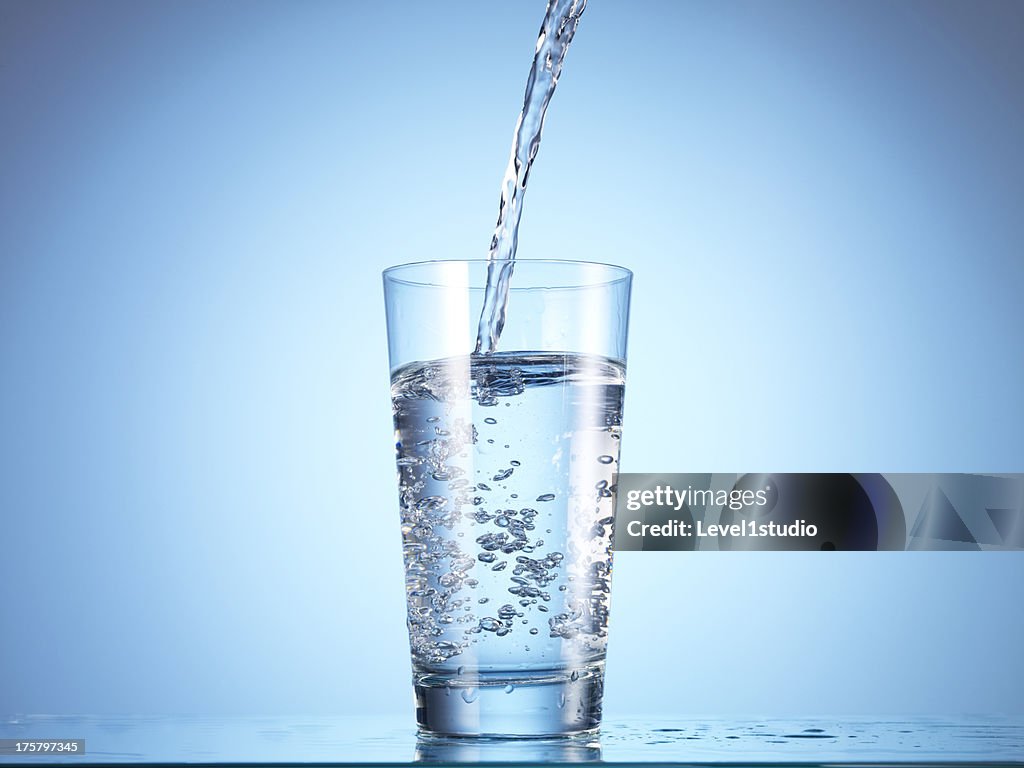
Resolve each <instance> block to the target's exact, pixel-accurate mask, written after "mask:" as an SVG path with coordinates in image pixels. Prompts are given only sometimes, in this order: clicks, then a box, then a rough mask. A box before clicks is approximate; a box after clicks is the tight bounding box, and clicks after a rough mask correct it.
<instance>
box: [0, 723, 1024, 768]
mask: <svg viewBox="0 0 1024 768" xmlns="http://www.w3.org/2000/svg"><path fill="white" fill-rule="evenodd" d="M0 739H26V740H29V739H40V740H69V739H84V740H85V751H84V754H74V755H56V756H55V755H53V754H48V755H46V756H42V757H33V756H17V755H15V756H10V755H0V764H13V763H22V764H32V763H40V762H43V763H51V762H61V763H76V764H80V765H89V764H93V765H94V764H98V763H112V762H122V763H162V764H231V763H233V764H248V765H252V764H269V763H275V764H282V765H283V764H287V765H309V764H342V765H344V764H349V765H352V764H374V765H410V764H414V763H421V764H434V765H437V764H452V763H476V762H485V763H495V762H500V763H525V764H537V763H586V762H594V763H598V762H600V763H602V764H604V765H614V764H620V765H626V764H634V765H636V764H661V765H665V764H674V765H700V764H705V765H708V764H718V765H724V764H728V765H733V766H739V765H865V764H876V765H878V764H883V765H884V764H894V763H898V764H905V765H937V764H944V765H948V764H969V765H979V764H1017V765H1024V718H1020V717H1017V718H998V717H990V718H965V719H942V718H935V719H931V718H928V719H925V718H918V719H891V720H877V719H870V718H842V719H837V718H832V719H821V718H817V719H810V718H807V719H801V718H793V719H764V720H754V719H744V720H727V719H721V718H715V719H701V718H685V719H668V718H658V717H653V718H652V717H649V718H642V717H635V718H621V719H614V718H611V719H609V720H607V722H606V723H605V725H604V727H603V728H602V730H601V733H600V735H599V736H598V737H597V738H594V739H590V740H586V741H548V742H538V741H529V740H522V741H514V742H508V741H478V740H456V741H449V742H438V741H433V740H428V739H417V737H416V733H415V729H414V727H413V726H412V724H411V722H410V721H409V720H407V719H403V718H386V717H198V716H196V717H145V716H124V717H118V716H81V717H66V716H48V715H18V716H2V717H0Z"/></svg>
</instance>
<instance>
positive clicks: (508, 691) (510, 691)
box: [505, 683, 516, 693]
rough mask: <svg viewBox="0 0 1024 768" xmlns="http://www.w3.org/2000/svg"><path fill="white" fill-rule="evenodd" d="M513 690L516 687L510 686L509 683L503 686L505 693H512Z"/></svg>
mask: <svg viewBox="0 0 1024 768" xmlns="http://www.w3.org/2000/svg"><path fill="white" fill-rule="evenodd" d="M515 689H516V687H515V686H514V685H512V683H509V684H508V685H506V686H505V693H512V691H514V690H515Z"/></svg>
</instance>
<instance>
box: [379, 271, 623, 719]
mask: <svg viewBox="0 0 1024 768" xmlns="http://www.w3.org/2000/svg"><path fill="white" fill-rule="evenodd" d="M488 264H489V262H487V261H486V260H481V261H433V262H422V263H417V264H405V265H401V266H397V267H392V268H391V269H388V270H386V271H385V272H384V293H385V303H386V308H387V327H388V351H389V354H390V362H391V397H392V404H393V411H394V421H395V444H396V453H397V467H398V489H399V506H400V510H401V523H402V539H403V548H404V559H405V585H406V596H407V602H408V627H409V640H410V650H411V653H412V669H413V688H414V691H415V699H416V718H417V722H418V725H419V728H420V732H421V734H423V735H425V736H427V737H430V736H437V737H462V736H486V737H516V738H530V737H534V738H551V737H561V736H573V735H577V734H588V733H593V732H595V731H596V729H597V728H598V726H599V724H600V721H601V700H602V693H603V687H604V662H605V648H606V645H607V641H608V604H609V597H610V588H611V583H610V580H611V566H612V532H613V502H614V493H615V485H614V481H615V473H616V472H617V469H618V461H619V444H620V436H621V425H622V400H623V393H624V385H625V363H626V336H627V327H628V316H629V295H630V285H631V280H632V273H630V272H629V270H627V269H624V268H622V267H616V266H611V265H607V264H594V263H588V262H574V261H553V260H552V261H544V260H516V262H515V264H514V267H513V273H512V275H511V276H510V280H509V286H510V288H509V291H508V301H507V304H506V307H505V309H506V312H505V322H504V326H503V327H502V329H501V333H500V337H499V341H498V345H497V348H496V350H495V351H493V352H491V353H487V354H480V353H475V352H474V350H475V349H476V348H477V343H476V342H477V330H478V323H479V320H480V312H481V307H482V304H483V298H484V289H485V285H486V282H487V276H488ZM485 348H486V347H485Z"/></svg>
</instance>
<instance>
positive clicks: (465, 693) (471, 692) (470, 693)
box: [462, 687, 480, 704]
mask: <svg viewBox="0 0 1024 768" xmlns="http://www.w3.org/2000/svg"><path fill="white" fill-rule="evenodd" d="M479 695H480V689H479V688H472V687H470V688H463V689H462V700H463V701H464V702H466V703H467V704H472V703H473V702H474V701H476V697H477V696H479Z"/></svg>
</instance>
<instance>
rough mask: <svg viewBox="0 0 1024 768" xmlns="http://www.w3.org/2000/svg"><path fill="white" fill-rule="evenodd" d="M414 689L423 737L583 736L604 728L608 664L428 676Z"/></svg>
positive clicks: (418, 677)
mask: <svg viewBox="0 0 1024 768" xmlns="http://www.w3.org/2000/svg"><path fill="white" fill-rule="evenodd" d="M413 687H414V690H415V693H416V722H417V724H418V725H419V729H420V733H421V735H424V736H439V737H456V738H458V737H484V738H499V739H500V738H516V739H550V738H558V737H567V736H580V735H583V734H589V733H595V732H596V731H597V729H598V727H599V726H600V725H601V698H602V695H603V693H604V663H603V662H598V663H594V664H589V665H587V666H584V667H579V668H577V669H572V670H558V671H554V670H547V671H544V672H479V673H474V674H471V675H470V674H462V675H439V674H436V673H434V674H423V675H416V676H415V679H414V680H413Z"/></svg>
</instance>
